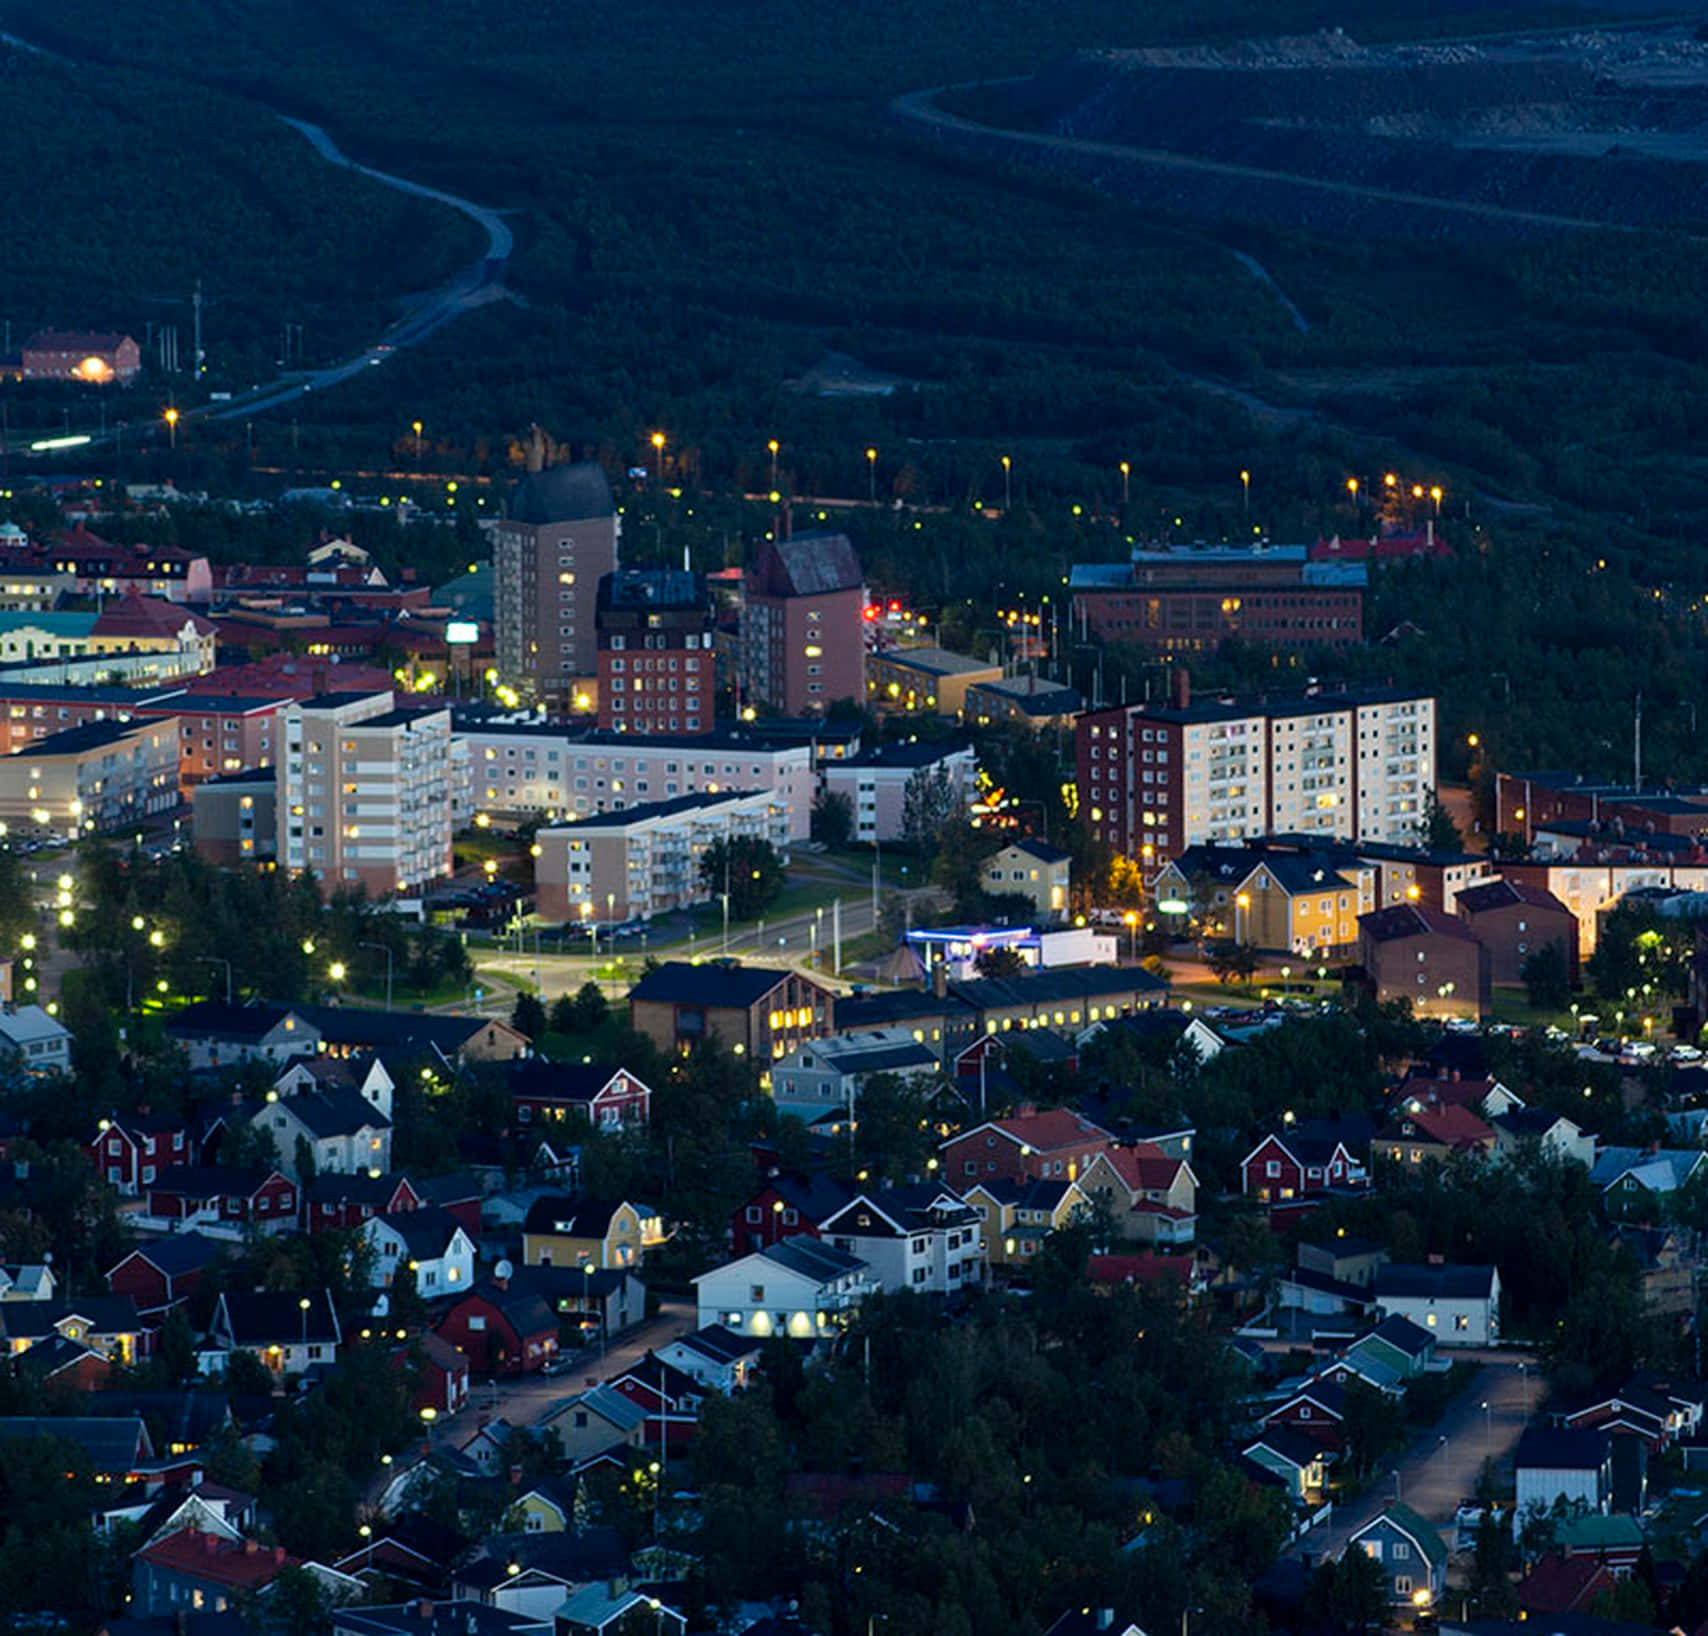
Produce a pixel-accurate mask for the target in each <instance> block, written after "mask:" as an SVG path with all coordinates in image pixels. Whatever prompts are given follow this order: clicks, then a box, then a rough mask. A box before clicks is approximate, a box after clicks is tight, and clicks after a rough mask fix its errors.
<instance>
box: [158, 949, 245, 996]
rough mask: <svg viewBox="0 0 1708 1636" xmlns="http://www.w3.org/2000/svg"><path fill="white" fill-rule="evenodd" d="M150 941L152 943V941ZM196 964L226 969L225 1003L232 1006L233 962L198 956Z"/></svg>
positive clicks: (218, 957) (202, 955)
mask: <svg viewBox="0 0 1708 1636" xmlns="http://www.w3.org/2000/svg"><path fill="white" fill-rule="evenodd" d="M150 941H152V939H151V940H150ZM196 964H197V965H198V966H224V967H225V1003H226V1004H227V1005H230V1004H231V962H230V961H229V960H227V959H226V958H225V957H224V956H223V955H218V954H198V955H197V956H196Z"/></svg>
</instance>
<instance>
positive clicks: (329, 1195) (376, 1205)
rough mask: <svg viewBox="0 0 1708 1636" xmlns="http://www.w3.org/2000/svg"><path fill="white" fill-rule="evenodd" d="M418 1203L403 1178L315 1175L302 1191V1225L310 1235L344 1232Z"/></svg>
mask: <svg viewBox="0 0 1708 1636" xmlns="http://www.w3.org/2000/svg"><path fill="white" fill-rule="evenodd" d="M422 1203H423V1200H422V1198H421V1195H420V1194H419V1193H418V1192H417V1191H416V1190H415V1187H414V1185H413V1184H412V1183H411V1182H410V1180H409V1178H408V1177H407V1176H384V1175H381V1176H370V1175H367V1174H366V1173H363V1174H361V1175H331V1176H316V1177H315V1178H314V1180H313V1181H311V1182H309V1183H308V1184H307V1185H306V1186H304V1187H303V1189H302V1205H303V1225H304V1226H305V1227H306V1228H307V1229H308V1231H309V1232H311V1233H327V1232H338V1231H344V1230H348V1229H350V1228H353V1227H360V1226H361V1225H362V1223H363V1222H365V1221H369V1220H371V1219H372V1218H373V1217H375V1216H385V1215H396V1214H399V1213H401V1212H403V1211H405V1210H419V1209H420V1208H421V1205H422ZM464 1225H465V1226H466V1225H467V1223H464Z"/></svg>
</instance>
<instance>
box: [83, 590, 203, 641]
mask: <svg viewBox="0 0 1708 1636" xmlns="http://www.w3.org/2000/svg"><path fill="white" fill-rule="evenodd" d="M186 625H191V626H194V628H195V631H196V634H197V635H198V636H213V635H215V634H216V633H217V632H218V630H219V627H218V626H217V625H215V624H214V623H213V622H212V621H211V620H208V619H203V618H202V617H201V615H200V614H193V613H191V612H190V611H189V609H188V608H181V607H179V606H178V605H177V604H176V603H175V602H168V601H166V600H165V598H164V597H157V596H138V595H137V594H136V592H134V591H130V592H127V593H126V594H125V596H124V597H123V598H122V599H121V600H120V601H119V602H117V603H116V604H114V605H113V606H112V607H110V608H107V609H105V610H103V612H102V614H101V617H100V618H99V619H97V620H96V621H95V630H94V634H95V635H96V636H139V637H141V636H146V637H152V638H156V639H165V638H171V637H176V636H177V635H178V633H179V632H180V631H182V630H183V628H184V627H185V626H186Z"/></svg>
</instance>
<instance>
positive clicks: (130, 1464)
mask: <svg viewBox="0 0 1708 1636" xmlns="http://www.w3.org/2000/svg"><path fill="white" fill-rule="evenodd" d="M11 1437H19V1438H30V1437H63V1438H65V1439H66V1440H67V1441H68V1442H72V1443H75V1444H77V1446H78V1447H79V1448H81V1449H82V1450H83V1454H84V1457H85V1458H86V1459H87V1460H88V1462H89V1467H90V1469H91V1470H92V1471H94V1472H96V1473H97V1474H98V1475H100V1476H102V1477H106V1478H108V1479H109V1480H111V1481H114V1482H118V1483H127V1482H130V1481H131V1480H132V1479H133V1478H138V1477H140V1474H141V1468H142V1467H143V1466H146V1465H149V1464H151V1463H152V1462H153V1460H154V1457H155V1456H154V1444H153V1442H152V1441H151V1440H150V1438H149V1435H148V1425H147V1423H146V1422H145V1421H144V1420H143V1418H142V1416H141V1415H139V1414H123V1415H18V1414H14V1415H4V1416H0V1442H3V1441H4V1440H5V1439H7V1438H11Z"/></svg>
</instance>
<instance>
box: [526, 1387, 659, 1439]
mask: <svg viewBox="0 0 1708 1636" xmlns="http://www.w3.org/2000/svg"><path fill="white" fill-rule="evenodd" d="M580 1409H585V1410H587V1412H588V1413H589V1414H596V1415H598V1416H599V1418H600V1419H601V1420H606V1421H609V1422H610V1423H611V1424H612V1425H613V1426H615V1427H616V1428H617V1429H618V1431H622V1432H631V1431H633V1430H634V1429H635V1427H637V1426H639V1425H643V1424H644V1423H645V1421H646V1410H645V1409H643V1408H642V1407H641V1406H640V1404H638V1403H635V1402H633V1401H632V1400H631V1399H629V1398H626V1397H624V1396H623V1394H622V1393H621V1392H619V1391H618V1390H617V1389H616V1387H614V1386H606V1385H599V1386H589V1387H588V1388H587V1390H586V1391H585V1392H579V1393H577V1394H576V1395H575V1396H574V1397H571V1398H566V1399H565V1400H564V1401H563V1402H562V1403H560V1404H558V1405H557V1406H556V1407H555V1408H554V1409H553V1410H552V1411H551V1413H550V1415H549V1416H548V1417H547V1418H549V1419H553V1420H555V1419H558V1418H560V1417H561V1416H562V1415H565V1414H568V1413H570V1412H572V1411H575V1410H580Z"/></svg>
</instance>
